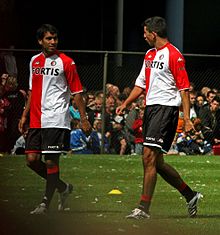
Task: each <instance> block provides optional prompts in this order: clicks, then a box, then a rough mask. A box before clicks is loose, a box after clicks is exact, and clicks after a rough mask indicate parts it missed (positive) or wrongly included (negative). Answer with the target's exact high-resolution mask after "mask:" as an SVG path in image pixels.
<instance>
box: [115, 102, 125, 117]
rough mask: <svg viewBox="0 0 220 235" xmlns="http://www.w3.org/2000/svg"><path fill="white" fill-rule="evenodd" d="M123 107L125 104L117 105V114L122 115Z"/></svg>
mask: <svg viewBox="0 0 220 235" xmlns="http://www.w3.org/2000/svg"><path fill="white" fill-rule="evenodd" d="M125 109H126V105H124V104H121V105H120V106H118V107H117V108H116V111H115V112H116V114H117V115H122V114H124V111H125Z"/></svg>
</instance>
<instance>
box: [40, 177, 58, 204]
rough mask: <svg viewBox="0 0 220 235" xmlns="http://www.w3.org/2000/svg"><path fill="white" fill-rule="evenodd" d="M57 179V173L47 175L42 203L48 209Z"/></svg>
mask: <svg viewBox="0 0 220 235" xmlns="http://www.w3.org/2000/svg"><path fill="white" fill-rule="evenodd" d="M57 179H58V173H52V174H51V173H50V174H48V175H47V182H46V190H45V195H44V198H43V200H42V202H44V203H45V204H46V207H47V208H48V207H49V205H50V202H51V200H52V197H53V194H54V192H55V189H56V184H57Z"/></svg>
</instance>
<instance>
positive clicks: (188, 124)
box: [184, 119, 196, 133]
mask: <svg viewBox="0 0 220 235" xmlns="http://www.w3.org/2000/svg"><path fill="white" fill-rule="evenodd" d="M184 129H185V132H186V133H189V132H195V131H196V130H195V127H194V125H193V123H192V121H191V120H190V119H188V120H184Z"/></svg>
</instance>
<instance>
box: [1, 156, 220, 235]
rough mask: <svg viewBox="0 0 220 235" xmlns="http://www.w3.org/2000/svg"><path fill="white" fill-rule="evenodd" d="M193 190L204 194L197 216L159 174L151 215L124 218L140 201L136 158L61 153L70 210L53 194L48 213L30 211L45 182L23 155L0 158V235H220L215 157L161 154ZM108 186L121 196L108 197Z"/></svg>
mask: <svg viewBox="0 0 220 235" xmlns="http://www.w3.org/2000/svg"><path fill="white" fill-rule="evenodd" d="M165 160H166V161H167V162H168V163H170V164H171V165H172V166H174V167H175V168H176V169H177V170H178V171H179V173H180V174H181V176H182V177H183V179H184V180H185V181H186V182H187V183H188V184H189V186H191V187H192V188H193V189H194V190H196V191H200V192H201V193H202V194H203V198H202V200H201V201H200V202H199V208H198V215H197V217H196V218H189V217H188V215H187V206H186V202H185V200H184V198H182V197H181V195H180V194H179V193H178V192H177V191H176V190H175V189H173V188H172V187H171V186H170V185H168V184H167V183H166V182H164V181H163V180H162V179H161V177H160V176H158V182H157V186H156V189H155V194H154V197H153V201H152V206H151V211H150V213H151V218H150V219H147V220H128V219H126V218H125V216H126V215H127V214H128V213H130V212H131V210H132V209H134V208H135V207H136V206H137V204H138V201H139V198H140V194H141V187H142V162H141V157H140V156H118V155H72V156H70V155H64V156H62V157H61V161H60V170H61V178H62V179H63V180H64V181H66V182H69V183H72V184H73V185H74V191H73V193H72V194H71V195H70V197H69V199H68V206H69V207H70V210H67V211H65V212H62V213H61V212H58V211H57V200H58V194H57V193H56V194H55V195H54V198H53V201H52V203H51V207H50V210H49V211H48V214H47V215H30V211H31V210H33V209H34V207H36V206H37V205H38V204H39V203H40V201H41V198H42V195H43V193H44V184H45V182H44V180H43V179H41V178H40V177H38V176H37V175H35V174H34V173H33V172H32V171H31V170H30V169H29V168H27V167H26V165H25V157H24V156H6V157H2V158H0V177H1V178H0V222H1V226H0V234H1V235H14V234H16V235H18V234H19V235H20V234H22V235H26V234H34V235H35V234H39V235H44V234H47V235H49V234H51V235H69V234H70V235H71V234H74V235H77V234H79V235H80V234H84V235H87V234H94V235H95V234H100V235H101V234H102V235H105V234H113V235H116V234H122V235H123V234H126V235H127V234H129V235H130V234H135V235H139V234H140V235H142V234H150V235H151V234H152V235H159V234H169V235H170V234H180V235H191V234H192V235H195V234H200V235H201V234H204V235H215V234H216V235H217V234H220V156H165ZM112 189H118V190H119V191H120V192H122V194H120V195H111V194H109V192H110V191H111V190H112Z"/></svg>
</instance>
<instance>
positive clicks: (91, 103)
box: [86, 91, 95, 113]
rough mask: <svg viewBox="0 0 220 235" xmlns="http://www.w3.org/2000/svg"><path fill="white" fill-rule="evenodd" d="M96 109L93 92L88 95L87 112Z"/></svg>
mask: <svg viewBox="0 0 220 235" xmlns="http://www.w3.org/2000/svg"><path fill="white" fill-rule="evenodd" d="M94 109H95V95H94V93H93V92H92V91H88V92H87V93H86V112H87V113H88V112H89V111H90V110H94Z"/></svg>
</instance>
